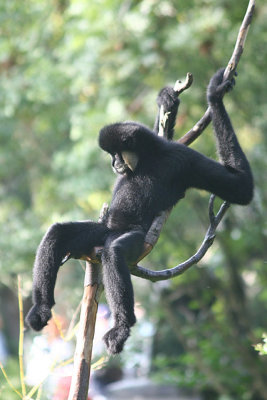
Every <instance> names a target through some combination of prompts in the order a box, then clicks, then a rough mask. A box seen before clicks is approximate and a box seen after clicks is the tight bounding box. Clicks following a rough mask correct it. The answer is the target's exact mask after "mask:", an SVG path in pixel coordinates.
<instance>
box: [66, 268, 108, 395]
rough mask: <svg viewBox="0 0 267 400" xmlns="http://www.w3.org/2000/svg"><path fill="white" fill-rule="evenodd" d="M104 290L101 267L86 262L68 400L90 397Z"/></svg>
mask: <svg viewBox="0 0 267 400" xmlns="http://www.w3.org/2000/svg"><path fill="white" fill-rule="evenodd" d="M102 290H103V286H102V283H101V265H100V264H92V263H89V262H86V271H85V280H84V293H83V299H82V308H81V316H80V326H79V332H78V336H77V344H76V350H75V355H74V370H73V377H72V381H71V388H70V392H69V397H68V400H86V399H87V397H88V388H89V379H90V371H91V358H92V347H93V339H94V333H95V321H96V314H97V308H98V302H99V298H100V295H101V293H102Z"/></svg>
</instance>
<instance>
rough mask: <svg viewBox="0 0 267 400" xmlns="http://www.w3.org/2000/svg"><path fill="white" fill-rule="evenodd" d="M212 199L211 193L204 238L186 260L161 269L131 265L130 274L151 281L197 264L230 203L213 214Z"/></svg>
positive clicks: (180, 271) (180, 272) (179, 272)
mask: <svg viewBox="0 0 267 400" xmlns="http://www.w3.org/2000/svg"><path fill="white" fill-rule="evenodd" d="M214 199H215V196H214V195H212V196H211V198H210V202H209V219H210V225H209V228H208V230H207V233H206V235H205V238H204V240H203V242H202V244H201V246H200V248H199V249H198V251H197V252H196V253H195V254H194V255H193V256H192V257H190V258H189V259H188V260H186V261H184V262H183V263H181V264H179V265H177V266H176V267H173V268H170V269H164V270H161V271H152V270H149V269H147V268H144V267H141V266H139V265H135V266H131V267H130V269H131V274H132V275H135V276H138V277H139V278H143V279H147V280H150V281H152V282H157V281H162V280H166V279H170V278H174V277H175V276H178V275H181V274H183V273H184V272H185V271H187V270H188V268H190V267H191V266H192V265H195V264H197V263H198V262H199V261H200V260H201V259H202V258H203V257H204V255H205V254H206V252H207V251H208V249H209V248H210V246H211V245H212V243H213V241H214V239H215V232H216V228H217V226H218V225H219V223H220V221H221V220H222V218H223V217H224V215H225V213H226V211H227V210H228V208H229V207H230V204H229V203H227V202H224V203H223V204H222V205H221V207H220V209H219V211H218V213H217V214H216V215H214V211H213V206H214Z"/></svg>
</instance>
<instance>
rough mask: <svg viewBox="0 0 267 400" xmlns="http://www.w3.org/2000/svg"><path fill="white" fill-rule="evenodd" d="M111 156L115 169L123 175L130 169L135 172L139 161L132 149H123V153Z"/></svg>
mask: <svg viewBox="0 0 267 400" xmlns="http://www.w3.org/2000/svg"><path fill="white" fill-rule="evenodd" d="M111 157H112V169H113V171H114V172H115V173H117V174H121V175H123V174H124V173H127V172H129V171H132V172H134V170H135V168H136V166H137V163H138V157H137V155H136V154H135V153H134V152H132V151H122V152H121V154H119V153H115V154H114V155H112V156H111Z"/></svg>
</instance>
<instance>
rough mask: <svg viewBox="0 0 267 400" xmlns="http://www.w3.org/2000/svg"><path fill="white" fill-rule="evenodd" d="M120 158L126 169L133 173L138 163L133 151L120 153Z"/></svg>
mask: <svg viewBox="0 0 267 400" xmlns="http://www.w3.org/2000/svg"><path fill="white" fill-rule="evenodd" d="M121 156H122V158H123V161H124V162H125V164H126V165H127V166H128V168H129V169H130V170H131V171H134V170H135V168H136V166H137V163H138V156H137V155H136V154H135V153H134V152H133V151H122V152H121Z"/></svg>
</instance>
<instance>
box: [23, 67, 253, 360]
mask: <svg viewBox="0 0 267 400" xmlns="http://www.w3.org/2000/svg"><path fill="white" fill-rule="evenodd" d="M223 72H224V70H223V69H220V70H219V71H217V72H216V74H215V75H214V76H213V78H212V79H211V81H210V83H209V86H208V90H207V100H208V104H209V106H210V108H211V114H212V122H213V128H214V132H215V137H216V143H217V150H218V153H219V156H220V160H221V163H219V162H216V161H214V160H212V159H209V158H207V157H206V156H204V155H202V154H200V153H198V152H197V151H194V150H193V149H190V148H188V147H186V146H184V145H182V144H179V143H175V142H172V141H169V140H167V139H165V138H162V137H159V136H157V134H156V133H157V129H158V121H159V116H157V118H156V123H155V128H154V130H155V131H156V132H155V131H151V130H150V129H149V128H147V127H145V126H143V125H141V124H139V123H135V122H124V123H115V124H112V125H108V126H106V127H104V128H103V129H102V130H101V131H100V134H99V145H100V147H101V148H102V149H103V150H105V151H107V152H108V153H109V154H110V155H111V157H112V167H113V169H114V171H115V172H116V173H118V174H119V177H118V178H117V180H116V183H115V188H114V191H113V197H112V200H111V204H110V208H109V211H108V215H107V219H106V221H105V223H96V222H92V221H82V222H66V223H56V224H54V225H52V226H51V227H50V228H49V230H48V232H47V233H46V234H45V236H44V238H43V239H42V241H41V243H40V246H39V248H38V250H37V254H36V259H35V264H34V270H33V307H32V308H31V310H30V311H29V313H28V315H27V317H26V321H27V323H28V325H30V326H31V327H32V328H33V329H35V330H40V329H42V328H43V327H44V326H45V325H46V324H47V321H48V320H49V319H50V318H51V308H52V306H53V305H54V304H55V300H54V287H55V283H56V277H57V272H58V269H59V267H60V265H62V260H63V259H64V257H65V256H66V255H67V254H69V255H70V257H72V258H80V257H81V256H82V255H89V254H90V252H91V251H92V249H93V247H94V246H103V252H102V255H101V259H102V264H103V281H104V286H105V292H106V297H107V301H108V304H109V307H110V309H111V312H112V316H113V318H114V326H113V328H112V329H111V330H109V331H108V332H107V333H106V334H105V336H104V338H103V339H104V342H105V344H106V346H107V350H108V352H109V353H111V354H116V353H119V352H120V351H121V350H122V349H123V345H124V342H125V341H126V339H127V338H128V336H129V334H130V328H131V327H132V326H133V325H134V323H135V321H136V319H135V314H134V293H133V287H132V283H131V278H130V272H129V269H128V264H129V263H130V262H131V261H132V262H133V261H134V260H136V259H137V258H138V256H139V255H140V254H141V253H142V251H143V245H144V239H145V236H146V232H147V231H148V229H149V227H150V225H151V223H152V221H153V219H154V218H155V217H156V215H157V214H158V213H159V212H160V211H163V210H166V209H168V208H170V207H172V206H174V205H175V204H176V203H177V202H178V201H179V200H180V199H181V198H183V197H184V194H185V191H186V190H187V189H189V188H198V189H204V190H206V191H208V192H211V193H214V194H215V195H216V196H219V197H220V198H222V199H223V200H226V201H228V202H231V203H236V204H242V205H245V204H248V203H249V202H250V201H251V199H252V196H253V178H252V174H251V170H250V167H249V163H248V161H247V159H246V156H245V155H244V153H243V151H242V149H241V147H240V145H239V143H238V140H237V137H236V135H235V132H234V129H233V127H232V124H231V121H230V119H229V116H228V114H227V112H226V110H225V107H224V105H223V96H224V94H225V93H226V92H227V91H229V90H230V89H232V87H233V85H234V80H231V81H230V80H227V81H225V82H223ZM157 103H158V106H159V107H160V106H161V105H163V106H164V110H165V112H169V124H168V138H169V139H172V137H173V128H174V124H175V119H176V114H177V110H178V106H179V99H178V97H177V93H176V92H174V90H173V89H172V88H170V87H165V88H164V89H162V91H161V92H160V93H159V96H158V99H157Z"/></svg>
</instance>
